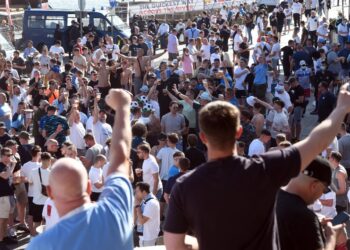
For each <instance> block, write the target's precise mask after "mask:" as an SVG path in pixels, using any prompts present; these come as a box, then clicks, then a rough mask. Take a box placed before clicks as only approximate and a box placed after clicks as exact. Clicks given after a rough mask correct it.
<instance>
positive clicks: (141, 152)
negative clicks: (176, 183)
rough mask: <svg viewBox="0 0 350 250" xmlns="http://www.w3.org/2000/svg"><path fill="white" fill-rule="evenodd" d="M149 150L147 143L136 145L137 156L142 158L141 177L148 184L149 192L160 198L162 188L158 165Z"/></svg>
mask: <svg viewBox="0 0 350 250" xmlns="http://www.w3.org/2000/svg"><path fill="white" fill-rule="evenodd" d="M150 152H151V147H150V146H149V145H148V144H140V145H138V146H137V156H138V157H139V158H140V159H141V160H143V163H142V179H143V181H144V182H146V183H148V184H149V185H150V188H151V192H152V193H153V194H154V195H155V196H156V197H157V199H158V200H160V198H161V196H162V193H163V190H162V182H161V181H160V177H159V166H158V163H157V160H156V158H155V157H154V156H153V155H150ZM135 172H136V171H135ZM136 174H137V172H136Z"/></svg>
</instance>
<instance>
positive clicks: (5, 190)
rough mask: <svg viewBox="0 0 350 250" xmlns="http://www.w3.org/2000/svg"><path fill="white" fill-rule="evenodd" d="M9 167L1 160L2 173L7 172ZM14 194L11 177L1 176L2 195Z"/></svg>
mask: <svg viewBox="0 0 350 250" xmlns="http://www.w3.org/2000/svg"><path fill="white" fill-rule="evenodd" d="M6 170H7V167H6V165H5V164H4V163H2V162H0V173H2V172H6ZM9 195H13V188H12V187H11V186H10V183H9V179H4V178H2V177H0V197H4V196H9Z"/></svg>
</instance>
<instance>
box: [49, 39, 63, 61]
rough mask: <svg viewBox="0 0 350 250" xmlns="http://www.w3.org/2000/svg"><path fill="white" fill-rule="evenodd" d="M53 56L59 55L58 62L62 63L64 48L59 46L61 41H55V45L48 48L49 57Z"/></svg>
mask: <svg viewBox="0 0 350 250" xmlns="http://www.w3.org/2000/svg"><path fill="white" fill-rule="evenodd" d="M55 54H58V55H59V58H60V61H61V62H62V59H63V55H64V48H63V47H62V45H61V41H59V40H57V41H55V44H54V45H52V46H51V47H50V50H49V55H50V56H51V57H54V55H55Z"/></svg>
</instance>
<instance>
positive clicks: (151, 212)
mask: <svg viewBox="0 0 350 250" xmlns="http://www.w3.org/2000/svg"><path fill="white" fill-rule="evenodd" d="M142 215H143V216H146V217H148V218H149V220H148V221H147V222H146V223H145V224H143V236H142V240H144V241H148V240H154V239H156V238H157V237H158V234H159V229H160V206H159V202H158V201H157V199H155V198H153V199H150V200H148V201H147V203H146V204H145V206H144V209H143V212H142Z"/></svg>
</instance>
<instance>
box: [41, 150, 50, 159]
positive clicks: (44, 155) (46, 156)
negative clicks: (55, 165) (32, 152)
mask: <svg viewBox="0 0 350 250" xmlns="http://www.w3.org/2000/svg"><path fill="white" fill-rule="evenodd" d="M51 159H52V157H51V154H50V153H49V152H44V153H42V154H41V160H42V161H48V160H51Z"/></svg>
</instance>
